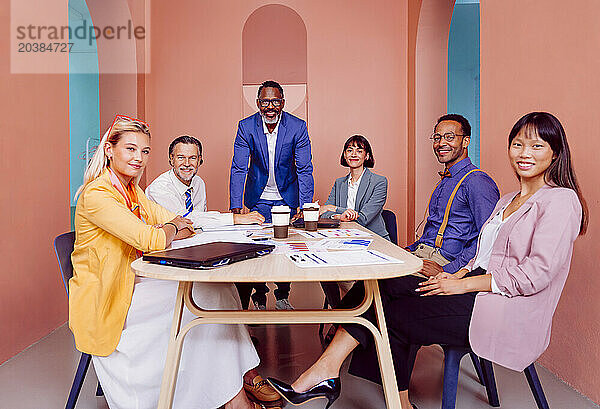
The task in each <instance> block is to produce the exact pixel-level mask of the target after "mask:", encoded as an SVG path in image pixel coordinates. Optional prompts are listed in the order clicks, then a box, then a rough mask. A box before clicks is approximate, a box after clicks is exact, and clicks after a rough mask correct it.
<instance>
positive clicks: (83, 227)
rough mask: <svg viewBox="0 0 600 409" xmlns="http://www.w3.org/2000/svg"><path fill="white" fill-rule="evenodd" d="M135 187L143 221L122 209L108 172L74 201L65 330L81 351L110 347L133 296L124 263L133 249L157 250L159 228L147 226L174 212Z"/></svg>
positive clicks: (102, 351)
mask: <svg viewBox="0 0 600 409" xmlns="http://www.w3.org/2000/svg"><path fill="white" fill-rule="evenodd" d="M136 191H137V195H138V201H139V203H140V205H141V209H140V211H141V215H142V217H143V218H144V220H146V223H144V222H143V221H141V220H140V219H138V218H137V216H136V215H135V214H133V212H131V210H129V209H128V208H127V204H126V201H125V198H124V197H123V196H122V195H121V193H119V191H117V189H115V188H114V187H113V186H112V184H111V183H110V179H109V176H108V171H105V172H104V173H103V174H102V175H101V176H100V177H98V178H97V179H96V180H94V181H93V182H90V183H89V184H88V186H86V188H85V190H84V191H83V192H82V193H81V195H80V197H79V199H78V200H77V207H76V210H75V248H74V251H73V253H72V254H71V261H72V262H73V278H71V279H70V280H69V328H71V331H73V334H74V335H75V345H76V346H77V349H78V350H80V351H81V352H85V353H88V354H93V355H100V356H106V355H110V354H111V353H112V352H113V351H114V350H115V348H116V347H117V344H118V343H119V339H120V338H121V332H122V331H123V325H124V323H125V318H126V317H127V311H128V310H129V305H130V304H131V297H132V296H133V284H134V279H135V274H134V273H133V272H132V271H131V267H130V264H131V262H132V261H133V260H135V259H136V257H137V256H136V249H138V250H141V251H143V252H148V251H154V250H163V249H164V248H165V245H166V235H165V232H164V231H163V230H162V229H157V228H155V227H152V225H154V224H159V223H165V222H167V221H169V220H171V219H173V218H174V217H175V216H176V215H175V214H174V213H171V212H170V211H168V210H167V209H165V208H163V207H161V206H159V205H157V204H156V203H154V202H151V201H150V200H148V198H147V197H146V195H144V192H143V191H142V189H140V188H139V186H136Z"/></svg>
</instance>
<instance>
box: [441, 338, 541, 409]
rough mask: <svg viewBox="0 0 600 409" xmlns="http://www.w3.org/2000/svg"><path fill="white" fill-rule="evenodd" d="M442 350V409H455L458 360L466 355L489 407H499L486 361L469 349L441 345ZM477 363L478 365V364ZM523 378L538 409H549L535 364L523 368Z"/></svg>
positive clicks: (494, 385) (492, 371) (491, 373)
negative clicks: (484, 392)
mask: <svg viewBox="0 0 600 409" xmlns="http://www.w3.org/2000/svg"><path fill="white" fill-rule="evenodd" d="M442 349H443V350H444V389H443V392H442V409H455V406H456V391H457V389H458V372H459V370H460V360H461V359H462V357H463V356H465V355H466V354H470V356H471V359H472V360H473V365H474V366H475V371H476V372H477V376H478V377H479V381H480V382H481V383H482V384H483V385H484V386H485V389H486V392H487V397H488V402H489V404H490V406H493V407H499V406H500V400H499V399H498V390H497V388H496V380H495V379H494V368H493V366H492V363H491V362H490V361H488V360H487V359H483V358H479V359H478V357H477V355H475V353H473V351H472V350H471V348H470V347H455V346H448V345H442ZM478 361H479V364H478ZM523 372H525V377H526V378H527V382H528V383H529V388H530V389H531V393H532V394H533V397H534V399H535V403H536V404H537V407H538V409H550V406H549V405H548V401H547V400H546V396H545V395H544V390H543V389H542V384H541V383H540V379H539V378H538V375H537V372H536V370H535V364H531V365H529V366H528V367H527V368H525V371H523Z"/></svg>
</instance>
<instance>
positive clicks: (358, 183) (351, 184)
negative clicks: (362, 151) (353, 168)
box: [348, 168, 367, 188]
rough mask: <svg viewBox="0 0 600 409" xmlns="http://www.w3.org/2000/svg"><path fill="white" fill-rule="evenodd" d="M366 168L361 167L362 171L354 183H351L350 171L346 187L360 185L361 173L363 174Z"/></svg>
mask: <svg viewBox="0 0 600 409" xmlns="http://www.w3.org/2000/svg"><path fill="white" fill-rule="evenodd" d="M366 169H367V168H363V171H362V173H361V174H360V176H359V177H358V180H357V181H356V183H352V173H350V174H349V175H348V187H355V188H358V186H360V181H361V180H362V177H363V175H364V174H365V170H366Z"/></svg>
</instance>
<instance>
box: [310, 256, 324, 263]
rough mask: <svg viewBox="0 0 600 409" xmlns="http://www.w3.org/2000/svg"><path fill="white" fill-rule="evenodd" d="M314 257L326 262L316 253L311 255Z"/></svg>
mask: <svg viewBox="0 0 600 409" xmlns="http://www.w3.org/2000/svg"><path fill="white" fill-rule="evenodd" d="M312 256H313V257H314V258H317V259H319V260H321V261H322V262H323V263H325V264H327V262H326V261H325V260H323V259H322V258H321V257H319V256H317V255H316V254H313V255H312Z"/></svg>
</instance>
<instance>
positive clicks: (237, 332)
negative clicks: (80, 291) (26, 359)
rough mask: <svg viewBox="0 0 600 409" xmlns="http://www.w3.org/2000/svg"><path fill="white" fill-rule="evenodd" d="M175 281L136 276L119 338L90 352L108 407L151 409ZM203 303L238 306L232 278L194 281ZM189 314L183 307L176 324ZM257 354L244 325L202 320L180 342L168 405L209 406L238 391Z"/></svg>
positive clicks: (195, 292)
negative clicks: (104, 349)
mask: <svg viewBox="0 0 600 409" xmlns="http://www.w3.org/2000/svg"><path fill="white" fill-rule="evenodd" d="M177 284H178V283H177V282H175V281H166V280H155V279H152V278H141V279H140V278H138V279H137V280H136V283H135V286H134V290H133V299H132V301H131V306H130V308H129V312H128V313H127V319H126V321H125V327H124V329H123V333H122V334H121V339H120V340H119V344H118V345H117V348H116V350H115V351H114V352H113V353H112V354H110V355H108V356H106V357H100V356H92V362H93V363H94V369H95V370H96V374H97V375H98V380H99V381H100V385H102V389H103V390H104V393H105V396H106V400H107V402H108V406H109V407H110V408H111V409H155V408H156V406H157V404H158V395H159V392H160V384H161V380H162V374H163V370H164V367H165V359H166V355H167V346H168V336H169V333H170V331H171V323H172V320H173V311H174V308H175V298H176V294H177ZM193 296H194V301H195V302H196V304H197V305H198V306H199V307H201V308H204V309H240V308H241V305H240V301H239V296H238V294H237V291H236V289H235V286H234V285H233V284H222V283H195V284H194V288H193ZM192 318H194V315H193V314H192V313H190V312H189V311H188V310H187V309H185V308H184V315H183V320H182V327H183V325H185V324H186V323H187V322H189V321H190V320H191V319H192ZM259 362H260V360H259V358H258V355H257V353H256V350H255V349H254V345H253V344H252V341H251V340H250V336H249V334H248V331H247V329H246V327H245V326H244V325H224V324H204V325H199V326H196V327H194V328H192V329H191V330H190V332H188V334H187V336H186V337H185V340H184V343H183V351H182V354H181V365H180V367H179V376H178V378H177V387H176V389H175V398H174V402H173V408H176V409H214V408H218V407H220V406H222V405H224V404H225V403H226V402H228V401H230V400H231V399H232V398H233V397H234V396H235V395H237V394H238V393H239V391H240V390H241V389H242V386H243V376H244V374H245V373H246V372H247V371H248V370H250V369H252V368H255V367H256V366H258V364H259Z"/></svg>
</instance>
